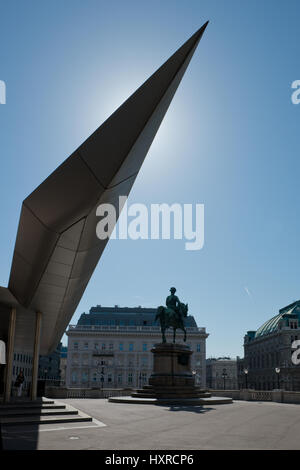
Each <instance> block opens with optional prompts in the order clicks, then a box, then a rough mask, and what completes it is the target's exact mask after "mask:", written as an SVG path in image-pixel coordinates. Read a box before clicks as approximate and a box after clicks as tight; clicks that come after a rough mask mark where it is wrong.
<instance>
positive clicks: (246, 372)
mask: <svg viewBox="0 0 300 470" xmlns="http://www.w3.org/2000/svg"><path fill="white" fill-rule="evenodd" d="M248 372H249V370H248V369H244V374H245V380H246V388H248Z"/></svg>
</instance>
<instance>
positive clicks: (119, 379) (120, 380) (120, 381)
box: [118, 374, 123, 384]
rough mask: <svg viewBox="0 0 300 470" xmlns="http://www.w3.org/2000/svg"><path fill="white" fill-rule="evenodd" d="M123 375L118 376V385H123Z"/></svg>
mask: <svg viewBox="0 0 300 470" xmlns="http://www.w3.org/2000/svg"><path fill="white" fill-rule="evenodd" d="M122 380H123V378H122V374H118V384H121V383H122Z"/></svg>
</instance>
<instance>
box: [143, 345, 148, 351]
mask: <svg viewBox="0 0 300 470" xmlns="http://www.w3.org/2000/svg"><path fill="white" fill-rule="evenodd" d="M143 351H147V343H144V344H143Z"/></svg>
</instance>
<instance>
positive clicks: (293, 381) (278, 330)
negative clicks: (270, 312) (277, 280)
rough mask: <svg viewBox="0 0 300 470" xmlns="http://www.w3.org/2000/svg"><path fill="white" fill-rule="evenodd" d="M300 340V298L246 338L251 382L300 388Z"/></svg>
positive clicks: (266, 386)
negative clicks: (299, 352) (296, 358)
mask: <svg viewBox="0 0 300 470" xmlns="http://www.w3.org/2000/svg"><path fill="white" fill-rule="evenodd" d="M297 340H300V300H298V301H296V302H293V303H292V304H290V305H287V306H286V307H284V308H282V309H280V310H279V313H278V315H275V316H274V317H272V318H271V319H270V320H268V321H266V322H265V323H264V324H263V325H262V326H261V327H260V328H259V329H258V330H257V331H248V332H247V334H246V335H245V338H244V351H245V357H244V360H243V367H244V370H246V371H248V374H247V376H248V377H247V379H248V386H249V387H250V388H255V389H256V390H272V389H275V388H282V389H285V390H295V391H300V365H297V364H294V363H293V360H292V355H293V353H294V351H295V349H293V344H294V345H295V341H297ZM240 382H241V383H244V380H243V377H242V374H241V375H240Z"/></svg>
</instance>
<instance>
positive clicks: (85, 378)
mask: <svg viewBox="0 0 300 470" xmlns="http://www.w3.org/2000/svg"><path fill="white" fill-rule="evenodd" d="M87 381H88V375H87V373H86V372H82V382H84V383H86V382H87Z"/></svg>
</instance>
